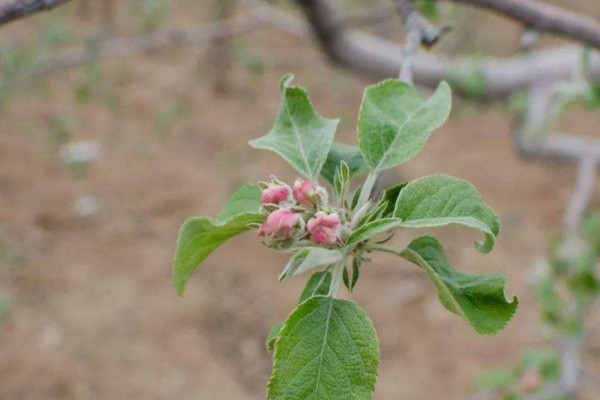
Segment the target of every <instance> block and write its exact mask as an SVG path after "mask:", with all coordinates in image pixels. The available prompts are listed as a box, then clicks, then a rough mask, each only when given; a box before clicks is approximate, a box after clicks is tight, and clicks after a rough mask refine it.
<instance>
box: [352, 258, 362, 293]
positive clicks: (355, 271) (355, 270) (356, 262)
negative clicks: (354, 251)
mask: <svg viewBox="0 0 600 400" xmlns="http://www.w3.org/2000/svg"><path fill="white" fill-rule="evenodd" d="M360 265H361V260H360V258H358V257H354V259H353V260H352V282H350V291H351V292H352V291H353V290H354V286H356V282H358V276H359V275H360Z"/></svg>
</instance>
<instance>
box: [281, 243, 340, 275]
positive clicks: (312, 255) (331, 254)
mask: <svg viewBox="0 0 600 400" xmlns="http://www.w3.org/2000/svg"><path fill="white" fill-rule="evenodd" d="M343 258H344V255H343V254H342V253H341V252H340V251H339V250H329V249H324V248H322V247H309V248H308V254H306V256H305V257H304V258H303V260H302V262H301V263H300V264H299V265H298V267H297V268H295V269H294V270H293V271H292V272H291V273H292V274H293V275H294V276H298V275H300V274H302V273H304V272H306V271H310V270H311V269H315V268H319V267H326V266H329V265H332V264H335V263H338V262H340V261H342V259H343Z"/></svg>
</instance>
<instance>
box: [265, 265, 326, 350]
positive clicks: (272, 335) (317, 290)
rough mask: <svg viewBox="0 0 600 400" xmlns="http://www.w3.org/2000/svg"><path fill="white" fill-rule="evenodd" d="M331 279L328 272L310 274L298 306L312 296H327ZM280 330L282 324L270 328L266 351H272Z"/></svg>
mask: <svg viewBox="0 0 600 400" xmlns="http://www.w3.org/2000/svg"><path fill="white" fill-rule="evenodd" d="M332 278H333V276H332V274H331V272H329V271H322V272H315V273H314V274H312V276H311V277H310V279H309V280H308V282H307V283H306V286H305V287H304V290H303V291H302V295H300V300H298V304H301V303H303V302H304V301H306V300H308V299H310V298H311V297H314V296H326V295H328V294H329V288H330V286H331V279H332ZM281 328H283V322H282V323H279V324H277V325H275V326H274V327H273V328H271V331H270V332H269V335H268V336H267V351H269V352H272V351H273V346H274V345H275V340H277V337H278V336H279V332H280V331H281Z"/></svg>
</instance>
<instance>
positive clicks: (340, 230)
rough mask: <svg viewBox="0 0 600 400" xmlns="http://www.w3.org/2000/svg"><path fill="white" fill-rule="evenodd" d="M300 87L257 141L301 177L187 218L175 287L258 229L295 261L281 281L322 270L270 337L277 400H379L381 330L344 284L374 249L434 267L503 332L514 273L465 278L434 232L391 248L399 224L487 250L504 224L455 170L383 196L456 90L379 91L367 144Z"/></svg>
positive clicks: (455, 295)
mask: <svg viewBox="0 0 600 400" xmlns="http://www.w3.org/2000/svg"><path fill="white" fill-rule="evenodd" d="M292 78H293V77H292V75H287V76H285V77H284V78H283V79H282V80H281V84H280V88H281V91H282V94H283V99H282V101H281V106H280V110H279V113H278V115H277V117H276V120H275V123H274V126H273V128H272V129H271V131H270V132H269V133H268V134H267V135H265V136H262V137H260V138H258V139H255V140H252V141H251V142H250V145H251V146H252V147H254V148H257V149H265V150H270V151H274V152H275V153H277V154H279V155H280V156H281V157H282V158H283V159H284V160H286V161H287V162H288V163H289V164H290V165H291V166H292V167H293V168H294V169H295V170H296V172H297V173H298V175H299V177H298V179H297V180H296V181H295V182H283V181H281V180H279V179H277V177H275V176H272V177H271V178H270V180H269V181H268V182H258V183H256V184H247V185H245V186H242V187H241V188H240V189H238V190H237V191H236V192H235V193H234V194H233V196H232V197H231V199H230V200H229V202H228V203H227V204H226V205H225V207H224V208H223V210H222V211H221V213H220V214H219V215H218V216H217V217H216V218H210V217H193V218H190V219H188V220H187V221H185V223H184V224H183V226H182V228H181V231H180V233H179V238H178V241H177V249H176V254H175V261H174V265H173V284H174V286H175V290H176V291H177V293H178V294H179V295H182V294H183V292H184V291H185V288H186V284H187V282H188V280H189V278H190V276H191V275H192V274H193V273H194V272H195V271H196V269H197V268H198V266H199V265H200V264H201V263H202V262H203V261H204V260H205V259H206V257H208V256H209V255H210V253H212V252H213V251H214V250H216V249H217V248H218V247H219V246H220V245H221V244H223V243H224V242H225V241H226V240H227V239H229V238H231V237H232V236H234V235H237V234H239V233H242V232H245V231H248V230H256V234H257V235H258V238H259V239H260V241H261V242H262V243H263V245H265V246H267V247H268V248H270V249H273V250H276V251H279V252H281V251H285V252H289V253H290V259H289V262H288V263H287V265H285V266H284V267H283V270H282V273H281V275H280V280H286V279H291V278H292V277H297V276H300V275H307V276H308V274H310V278H309V279H308V282H307V284H306V287H305V289H304V291H303V292H302V294H301V296H300V301H299V303H300V304H299V305H298V307H297V308H296V309H295V310H294V311H292V312H291V314H290V315H289V316H288V317H287V319H286V320H285V321H284V322H282V323H281V324H278V325H277V326H275V327H273V329H271V331H270V333H269V335H268V338H267V348H268V349H269V350H273V351H274V355H273V357H274V364H273V373H272V376H271V379H270V380H269V383H268V394H267V398H268V399H269V400H293V399H300V398H302V399H305V398H315V399H325V398H327V399H335V400H350V399H352V400H362V399H371V398H372V397H373V392H374V390H375V382H376V378H377V370H378V365H379V342H378V339H377V333H376V331H375V328H374V327H373V324H372V323H371V320H370V319H369V317H368V315H367V314H366V312H365V311H363V310H362V309H361V308H360V307H359V306H358V305H357V304H356V303H355V302H353V301H349V300H344V299H341V298H340V291H341V288H342V285H344V286H346V287H347V288H348V289H349V290H350V291H352V290H353V288H354V287H355V286H356V285H357V283H358V280H359V273H360V272H361V268H362V266H363V265H364V264H365V263H368V262H370V260H371V259H372V257H373V256H374V253H377V252H386V253H391V254H395V255H397V256H399V257H400V258H403V259H405V260H407V261H409V262H411V263H413V264H415V265H416V266H418V267H419V268H421V269H422V270H423V272H425V274H426V275H427V276H428V278H429V279H431V281H432V283H433V284H434V286H435V288H436V289H437V291H438V294H439V298H440V301H441V303H442V305H443V306H444V307H446V308H447V309H448V310H449V311H451V312H453V313H455V314H457V315H458V316H460V317H462V318H464V319H465V320H466V321H468V323H470V325H471V326H472V327H473V328H474V329H475V331H476V332H478V333H480V334H493V333H496V332H498V331H500V330H501V329H503V328H504V326H505V325H506V323H507V322H508V321H509V320H510V319H511V318H512V316H513V314H514V313H515V310H516V308H517V299H516V298H513V299H512V300H511V301H507V300H506V298H505V296H504V286H505V284H506V279H505V278H504V277H503V276H502V275H497V274H465V273H462V272H460V271H458V270H456V269H455V268H454V267H453V266H452V265H451V264H450V263H449V261H448V260H447V258H446V255H445V253H444V250H443V248H442V245H441V244H440V243H439V241H438V240H437V239H436V238H434V237H433V236H427V235H426V236H419V237H416V238H415V239H414V240H413V241H412V242H410V243H409V244H408V246H406V247H405V248H395V247H390V246H389V245H387V244H386V243H385V242H387V239H389V238H390V237H391V235H392V234H393V232H394V231H395V230H397V229H411V228H428V227H438V226H445V225H448V224H459V225H463V226H466V227H469V228H475V229H478V230H480V231H481V232H482V233H483V235H484V239H483V240H482V241H481V242H477V243H476V248H477V249H478V250H479V251H480V252H482V253H487V252H489V251H491V250H492V249H493V247H494V242H495V239H496V236H497V235H498V232H499V227H500V225H499V222H498V219H497V217H496V215H495V214H494V212H493V211H492V210H491V209H490V208H489V207H488V206H487V205H486V204H485V203H484V202H483V200H482V199H481V196H480V195H479V193H478V192H477V190H476V189H475V188H474V187H473V186H472V185H471V184H470V183H468V182H465V181H463V180H460V179H457V178H454V177H451V176H448V175H443V174H439V175H431V176H426V177H424V178H420V179H417V180H414V181H412V182H404V183H401V184H398V185H395V186H392V187H390V188H388V189H386V190H385V191H384V192H383V194H382V196H381V197H380V198H372V192H373V186H374V184H375V181H376V180H377V177H378V175H379V174H380V173H381V172H382V171H384V170H386V169H389V168H393V167H395V166H397V165H399V164H401V163H404V162H406V161H408V160H409V159H411V158H412V157H413V156H415V155H416V154H417V153H418V152H419V151H421V149H422V148H423V146H424V145H425V142H426V141H427V139H428V138H429V136H430V134H431V132H432V131H434V130H435V129H437V128H439V127H440V126H441V125H442V124H443V123H444V122H445V121H446V119H447V118H448V115H449V113H450V105H451V91H450V87H449V86H448V85H447V84H446V83H445V82H442V83H441V84H440V85H439V87H438V89H437V90H436V92H435V93H434V94H433V96H431V97H430V98H429V99H427V100H424V99H423V98H422V97H421V96H420V94H419V93H418V91H417V90H416V89H415V88H414V87H412V86H411V85H409V84H407V83H404V82H401V81H399V80H394V79H390V80H385V81H383V82H381V83H378V84H376V85H373V86H370V87H368V88H367V89H366V90H365V93H364V97H363V101H362V105H361V109H360V115H359V121H358V147H354V146H347V145H342V144H339V143H335V142H334V134H335V131H336V129H337V125H338V122H339V121H338V120H337V119H327V118H323V117H321V116H320V115H318V114H317V113H316V112H315V110H314V108H313V106H312V104H311V102H310V100H309V97H308V94H307V92H306V91H305V90H304V89H302V88H300V87H296V86H292V85H291V81H292ZM365 173H366V179H365V180H364V183H363V184H362V186H360V187H358V188H357V189H356V190H355V191H351V190H350V189H351V180H352V179H353V178H357V177H359V176H360V175H362V174H365ZM321 177H322V178H324V180H325V181H327V182H328V183H329V184H330V187H329V189H327V188H326V187H325V186H323V184H321V183H320V182H319V179H320V178H321Z"/></svg>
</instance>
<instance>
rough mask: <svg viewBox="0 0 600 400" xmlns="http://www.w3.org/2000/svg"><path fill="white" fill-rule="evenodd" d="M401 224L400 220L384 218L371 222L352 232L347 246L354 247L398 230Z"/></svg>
mask: <svg viewBox="0 0 600 400" xmlns="http://www.w3.org/2000/svg"><path fill="white" fill-rule="evenodd" d="M401 224H402V220H401V219H400V218H382V219H378V220H376V221H371V222H369V223H367V224H365V225H363V226H361V227H360V228H358V229H357V230H355V231H354V232H352V234H350V236H348V239H347V240H346V246H353V245H355V244H357V243H360V242H362V241H363V240H367V239H369V238H371V237H373V236H375V235H377V234H380V233H383V232H387V231H389V230H391V229H394V228H397V227H399V226H401Z"/></svg>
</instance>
